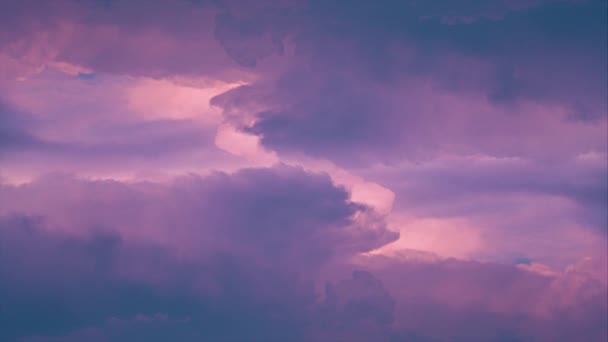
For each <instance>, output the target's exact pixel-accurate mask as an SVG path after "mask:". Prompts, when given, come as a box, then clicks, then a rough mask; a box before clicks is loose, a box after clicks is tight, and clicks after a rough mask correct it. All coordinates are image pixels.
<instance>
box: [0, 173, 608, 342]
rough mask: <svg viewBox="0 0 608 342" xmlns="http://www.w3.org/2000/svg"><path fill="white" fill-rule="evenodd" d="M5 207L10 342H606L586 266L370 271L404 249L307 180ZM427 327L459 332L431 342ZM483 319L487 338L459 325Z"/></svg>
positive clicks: (30, 197) (96, 185) (218, 177)
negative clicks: (541, 341)
mask: <svg viewBox="0 0 608 342" xmlns="http://www.w3.org/2000/svg"><path fill="white" fill-rule="evenodd" d="M0 194H1V198H2V199H1V201H2V208H3V213H2V214H3V219H2V223H1V225H0V235H1V236H0V237H1V239H0V251H1V252H0V275H1V276H2V279H3V282H2V284H1V285H0V298H1V299H2V303H3V305H2V307H1V317H2V319H1V321H0V322H1V325H2V326H3V329H2V334H3V335H2V337H3V338H5V339H8V340H20V341H72V340H78V339H82V338H85V337H86V338H91V339H93V340H95V339H97V340H99V341H126V340H132V339H135V338H143V339H151V340H154V339H155V338H156V339H162V338H161V337H163V336H164V337H166V338H169V337H171V338H176V339H178V340H183V341H190V340H196V339H200V338H211V339H224V340H285V339H287V340H304V341H308V340H318V341H324V340H328V341H329V340H336V339H348V340H362V341H367V340H386V341H389V340H395V339H396V340H405V341H408V340H416V338H420V339H421V340H423V339H422V338H429V339H440V340H441V339H444V338H447V337H448V336H456V337H457V338H459V339H469V340H476V338H477V339H478V340H487V339H486V337H491V338H494V337H495V336H494V335H492V334H495V333H497V332H501V331H504V333H505V334H515V335H516V336H522V338H524V340H525V339H526V338H536V337H538V336H541V337H543V338H544V337H545V336H554V335H551V334H553V333H554V331H553V329H555V328H556V327H559V328H560V329H562V330H559V332H558V333H559V334H562V333H563V334H570V333H572V334H574V333H576V332H577V331H579V330H578V329H580V328H581V327H583V326H586V327H589V329H590V330H589V331H588V334H589V339H588V340H590V341H593V340H594V339H597V338H601V337H602V336H603V335H602V334H603V333H604V332H603V330H602V325H601V322H599V318H601V317H602V315H604V316H605V314H606V313H605V306H602V304H600V303H604V302H605V301H604V302H602V301H601V298H602V297H601V296H602V295H605V293H604V292H605V283H602V282H601V281H598V280H596V279H597V278H595V276H593V275H590V273H586V271H579V270H584V269H585V268H583V267H582V266H577V267H574V268H571V269H569V270H567V271H566V272H565V273H560V272H556V273H555V274H551V275H546V274H541V273H536V272H535V271H534V269H532V268H531V269H530V270H527V269H520V268H519V267H518V266H515V265H512V266H508V265H496V264H483V263H475V262H464V261H456V260H454V261H450V260H447V261H444V260H443V259H441V258H439V259H427V261H420V259H418V258H414V259H410V260H405V259H404V260H401V259H399V258H396V259H395V258H387V257H380V256H364V255H365V253H366V252H370V251H372V250H374V249H376V248H378V247H381V246H383V245H385V244H387V243H389V242H391V241H394V240H395V239H396V238H397V236H396V234H395V233H393V232H390V231H389V230H387V228H386V225H385V223H384V222H383V221H382V219H381V218H380V217H378V216H377V215H376V214H374V213H373V211H371V209H369V208H367V207H365V206H363V205H360V204H357V203H352V202H350V201H349V200H348V195H347V193H346V192H345V191H344V190H343V189H341V188H336V187H335V186H334V185H333V184H332V183H331V181H330V179H329V178H328V177H327V176H323V175H319V174H308V173H306V172H304V171H302V170H301V169H297V168H291V167H286V166H277V167H275V168H273V169H250V170H242V171H239V172H237V173H234V174H221V173H219V174H213V175H209V176H206V177H200V176H194V175H193V176H189V177H184V178H180V179H177V180H175V181H173V182H171V183H139V184H130V183H121V182H117V181H87V180H78V179H74V178H71V177H65V176H64V177H59V176H53V177H48V178H44V179H40V180H38V181H36V182H34V183H31V184H26V185H21V186H12V185H5V186H3V188H2V189H1V190H0ZM45 196H46V197H45ZM48 196H51V197H53V200H51V199H50V198H49V197H48ZM428 260H430V261H428ZM349 273H350V275H349ZM324 283H326V285H325V287H324V289H323V286H322V285H323V284H324ZM522 291H524V292H525V293H528V297H526V298H530V299H531V300H532V299H533V301H532V302H529V301H527V300H525V299H524V298H523V297H522V294H523V293H524V292H522ZM515 299H516V300H515ZM429 310H430V311H429ZM420 313H423V314H424V315H428V316H427V317H436V319H439V320H442V322H444V323H441V324H442V326H445V327H446V328H445V329H444V330H442V331H433V329H432V328H431V322H426V323H424V322H423V321H420V319H417V318H415V317H417V316H419V315H420ZM522 315H523V316H522ZM564 315H565V316H564ZM482 316H484V317H486V320H488V324H489V325H488V326H487V327H486V328H484V329H485V330H483V331H480V330H479V329H478V328H475V327H472V326H468V325H467V323H466V321H463V319H462V318H457V317H469V318H470V319H473V318H474V317H482ZM516 317H525V320H526V322H529V324H527V323H526V324H523V325H522V324H521V323H519V322H520V321H519V320H518V319H516ZM598 317H599V318H598ZM469 318H467V319H469ZM476 332H479V333H476ZM471 334H474V335H471ZM546 334H549V335H546ZM496 336H498V335H496ZM509 336H510V335H509ZM564 336H566V335H564ZM598 340H599V339H598Z"/></svg>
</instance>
